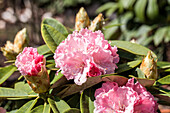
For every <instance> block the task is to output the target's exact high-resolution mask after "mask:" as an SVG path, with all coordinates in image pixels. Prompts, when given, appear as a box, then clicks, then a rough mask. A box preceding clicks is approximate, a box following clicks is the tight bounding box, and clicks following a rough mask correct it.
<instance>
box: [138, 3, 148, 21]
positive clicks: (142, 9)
mask: <svg viewBox="0 0 170 113" xmlns="http://www.w3.org/2000/svg"><path fill="white" fill-rule="evenodd" d="M146 4H147V0H137V1H136V4H135V14H136V16H137V17H138V19H139V20H140V21H141V22H144V21H145V8H146Z"/></svg>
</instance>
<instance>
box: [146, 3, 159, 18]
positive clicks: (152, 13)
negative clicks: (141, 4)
mask: <svg viewBox="0 0 170 113" xmlns="http://www.w3.org/2000/svg"><path fill="white" fill-rule="evenodd" d="M146 14H147V16H148V18H149V19H151V20H154V19H155V18H156V17H157V16H158V14H159V8H158V3H157V0H148V7H147V11H146Z"/></svg>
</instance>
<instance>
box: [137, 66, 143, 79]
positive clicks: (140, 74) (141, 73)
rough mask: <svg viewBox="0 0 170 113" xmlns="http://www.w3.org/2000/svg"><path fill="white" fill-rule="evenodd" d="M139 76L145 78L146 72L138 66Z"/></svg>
mask: <svg viewBox="0 0 170 113" xmlns="http://www.w3.org/2000/svg"><path fill="white" fill-rule="evenodd" d="M136 71H137V74H138V78H145V74H144V73H143V72H142V71H141V69H140V68H136Z"/></svg>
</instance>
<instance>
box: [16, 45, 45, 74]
mask: <svg viewBox="0 0 170 113" xmlns="http://www.w3.org/2000/svg"><path fill="white" fill-rule="evenodd" d="M15 65H16V67H18V70H19V71H20V73H21V74H22V75H30V76H36V75H37V74H38V73H39V72H40V71H41V67H42V66H43V65H45V59H44V56H43V55H39V54H38V52H37V49H36V48H32V47H25V48H24V50H23V51H22V53H20V54H19V55H18V56H17V59H16V61H15Z"/></svg>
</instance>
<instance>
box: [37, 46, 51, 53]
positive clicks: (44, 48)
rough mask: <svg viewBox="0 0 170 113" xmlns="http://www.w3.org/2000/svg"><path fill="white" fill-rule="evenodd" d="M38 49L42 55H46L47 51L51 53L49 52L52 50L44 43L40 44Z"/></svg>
mask: <svg viewBox="0 0 170 113" xmlns="http://www.w3.org/2000/svg"><path fill="white" fill-rule="evenodd" d="M37 51H38V53H39V54H40V55H44V54H46V53H49V52H50V49H49V48H48V46H47V45H42V46H39V47H38V48H37Z"/></svg>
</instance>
